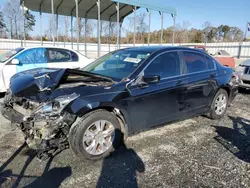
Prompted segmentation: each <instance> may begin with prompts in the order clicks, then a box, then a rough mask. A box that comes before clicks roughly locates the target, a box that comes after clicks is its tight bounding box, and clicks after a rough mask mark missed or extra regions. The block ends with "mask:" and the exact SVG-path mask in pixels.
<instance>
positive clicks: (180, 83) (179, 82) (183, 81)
mask: <svg viewBox="0 0 250 188" xmlns="http://www.w3.org/2000/svg"><path fill="white" fill-rule="evenodd" d="M187 83H188V81H186V80H179V81H177V82H176V86H180V85H185V84H187Z"/></svg>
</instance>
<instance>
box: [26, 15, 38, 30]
mask: <svg viewBox="0 0 250 188" xmlns="http://www.w3.org/2000/svg"><path fill="white" fill-rule="evenodd" d="M24 16H25V29H26V30H27V31H33V27H34V26H35V24H36V19H35V16H34V15H33V14H31V13H30V11H29V10H26V12H25V13H24Z"/></svg>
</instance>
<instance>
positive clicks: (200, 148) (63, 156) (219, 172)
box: [0, 93, 250, 188]
mask: <svg viewBox="0 0 250 188" xmlns="http://www.w3.org/2000/svg"><path fill="white" fill-rule="evenodd" d="M249 106H250V93H244V94H239V95H238V96H237V97H236V99H235V101H234V103H233V105H232V106H231V107H230V108H229V109H228V112H227V115H226V116H225V117H224V118H223V119H222V120H220V121H213V120H209V119H207V118H206V117H202V116H200V117H196V118H193V119H189V120H185V121H181V122H177V123H172V124H169V125H167V126H164V127H160V128H157V129H153V130H150V131H147V132H143V133H140V134H137V135H134V136H132V137H130V138H129V139H128V140H127V142H126V146H124V147H121V148H120V149H119V150H118V151H117V152H115V153H114V154H113V155H112V156H111V157H109V158H107V159H104V160H103V161H97V162H91V161H80V160H79V159H78V158H77V157H76V156H75V155H74V154H73V152H72V151H71V150H70V149H68V150H65V151H63V152H62V153H60V154H59V155H57V156H56V157H54V158H53V159H51V160H48V161H43V162H39V161H38V160H37V159H35V158H34V157H33V155H32V153H31V152H27V151H26V149H25V148H24V146H23V145H22V144H23V138H22V136H21V133H20V132H19V131H18V130H15V131H13V132H12V131H11V130H10V128H9V127H10V123H9V122H8V121H6V120H4V119H3V118H2V117H0V122H1V127H0V187H1V186H2V187H36V188H37V187H59V186H61V187H131V188H132V187H150V188H151V187H171V188H172V187H234V188H235V187H250V164H249V162H250V155H249V154H250V147H248V146H249V144H250V109H249Z"/></svg>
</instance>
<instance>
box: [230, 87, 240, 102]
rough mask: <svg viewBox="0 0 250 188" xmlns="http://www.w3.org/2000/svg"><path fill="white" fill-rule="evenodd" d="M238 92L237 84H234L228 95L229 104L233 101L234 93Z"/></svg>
mask: <svg viewBox="0 0 250 188" xmlns="http://www.w3.org/2000/svg"><path fill="white" fill-rule="evenodd" d="M238 93H239V87H238V86H234V87H233V88H232V90H231V93H230V96H229V104H231V103H232V102H233V100H234V99H235V97H236V95H237V94H238Z"/></svg>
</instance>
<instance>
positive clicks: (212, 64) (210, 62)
mask: <svg viewBox="0 0 250 188" xmlns="http://www.w3.org/2000/svg"><path fill="white" fill-rule="evenodd" d="M206 60H207V68H208V70H214V69H215V68H216V66H215V61H214V59H213V58H211V57H208V56H206Z"/></svg>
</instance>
